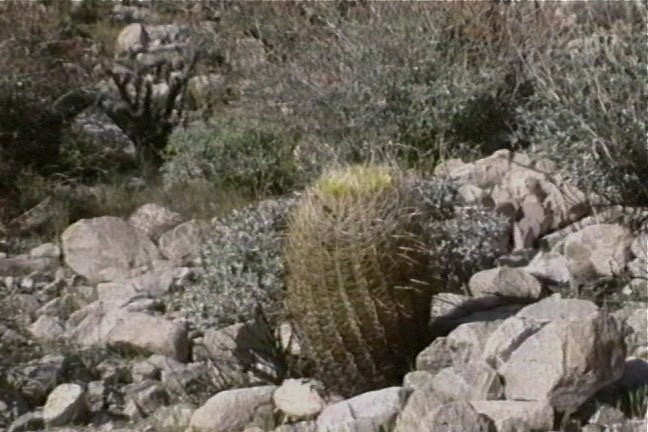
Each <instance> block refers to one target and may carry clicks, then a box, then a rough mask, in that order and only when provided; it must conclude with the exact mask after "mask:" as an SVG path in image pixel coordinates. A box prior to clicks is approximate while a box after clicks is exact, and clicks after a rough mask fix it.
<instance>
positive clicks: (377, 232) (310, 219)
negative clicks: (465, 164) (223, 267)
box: [286, 167, 433, 396]
mask: <svg viewBox="0 0 648 432" xmlns="http://www.w3.org/2000/svg"><path fill="white" fill-rule="evenodd" d="M414 201H415V198H414V195H413V194H412V193H410V191H409V190H408V188H407V182H406V181H405V178H404V177H403V176H402V175H401V174H399V173H398V171H396V170H392V169H390V168H386V167H352V168H348V169H346V170H341V171H336V172H332V173H330V174H327V175H325V176H324V177H323V178H322V179H320V181H319V182H317V183H316V184H315V186H314V187H313V188H311V189H310V190H309V191H307V193H306V196H305V197H304V200H303V202H302V204H301V205H300V206H299V207H298V208H297V209H296V210H295V212H294V214H293V217H292V218H291V220H290V223H289V227H288V234H287V242H286V267H287V270H288V273H287V281H286V282H287V284H286V286H287V293H286V304H287V310H288V312H289V313H290V315H291V317H292V319H293V320H294V324H295V327H296V328H297V330H298V332H299V334H300V337H301V338H302V341H303V343H304V345H305V347H306V350H307V352H308V354H309V357H310V360H311V361H313V363H314V367H315V370H314V373H315V374H316V375H317V376H318V378H319V379H321V380H322V381H324V382H325V383H326V384H327V385H328V386H329V388H330V389H332V390H333V391H336V392H338V393H340V394H342V395H345V396H348V395H351V394H355V393H358V392H361V391H365V390H370V389H373V388H378V387H381V386H385V385H389V384H392V383H394V382H396V381H397V380H398V379H400V377H401V375H402V373H403V372H405V371H406V368H407V367H408V365H409V362H410V361H411V360H412V358H413V356H414V355H416V353H417V352H418V350H420V349H421V348H422V347H423V346H424V345H425V343H427V342H429V340H428V338H427V320H428V318H429V304H430V297H431V295H432V293H433V290H432V289H431V287H430V286H429V284H426V283H424V282H422V281H425V280H426V279H427V278H426V268H427V267H426V260H425V257H424V256H423V254H422V253H421V252H420V248H419V247H418V240H417V233H418V230H419V226H420V221H421V218H422V217H424V215H423V214H422V212H420V211H419V210H417V206H416V202H414Z"/></svg>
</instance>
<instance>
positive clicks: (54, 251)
mask: <svg viewBox="0 0 648 432" xmlns="http://www.w3.org/2000/svg"><path fill="white" fill-rule="evenodd" d="M29 256H31V257H34V258H56V259H58V258H59V257H60V256H61V248H59V247H58V245H55V244H54V243H44V244H42V245H40V246H36V247H35V248H33V249H31V250H30V251H29Z"/></svg>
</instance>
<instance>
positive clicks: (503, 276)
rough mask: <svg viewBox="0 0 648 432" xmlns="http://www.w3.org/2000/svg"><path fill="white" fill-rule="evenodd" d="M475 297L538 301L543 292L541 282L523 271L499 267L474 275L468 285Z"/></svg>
mask: <svg viewBox="0 0 648 432" xmlns="http://www.w3.org/2000/svg"><path fill="white" fill-rule="evenodd" d="M468 286H469V288H470V291H471V293H472V294H473V296H475V297H488V296H493V295H494V296H500V297H511V298H524V299H537V298H539V297H540V294H541V292H542V286H541V285H540V282H538V280H537V279H536V278H534V277H533V276H531V275H530V274H528V273H526V272H524V271H523V270H520V269H517V268H510V267H498V268H494V269H490V270H483V271H480V272H478V273H476V274H474V275H473V276H472V277H471V278H470V281H469V283H468Z"/></svg>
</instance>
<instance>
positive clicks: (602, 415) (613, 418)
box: [589, 405, 625, 426]
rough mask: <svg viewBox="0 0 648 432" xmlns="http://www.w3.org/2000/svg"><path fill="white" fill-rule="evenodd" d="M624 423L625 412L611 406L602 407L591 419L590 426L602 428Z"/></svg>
mask: <svg viewBox="0 0 648 432" xmlns="http://www.w3.org/2000/svg"><path fill="white" fill-rule="evenodd" d="M624 421H625V414H623V411H621V410H619V409H617V408H614V407H613V406H610V405H601V406H600V407H598V409H597V410H596V412H595V413H594V415H592V417H590V419H589V422H590V424H595V425H600V426H612V425H614V424H615V423H623V422H624Z"/></svg>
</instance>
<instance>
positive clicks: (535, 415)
mask: <svg viewBox="0 0 648 432" xmlns="http://www.w3.org/2000/svg"><path fill="white" fill-rule="evenodd" d="M471 405H472V406H473V408H475V410H476V411H477V412H478V413H480V414H483V415H485V416H487V417H489V418H490V419H492V420H493V421H494V422H495V426H496V427H497V430H498V431H502V430H505V429H506V423H507V422H508V423H509V424H511V425H512V424H514V423H517V424H522V425H525V426H526V428H527V429H522V430H528V431H549V430H551V429H552V428H553V425H554V410H553V409H552V408H551V407H550V406H549V404H547V402H546V401H512V400H506V401H473V402H471ZM509 430H511V432H512V431H513V429H509Z"/></svg>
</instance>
